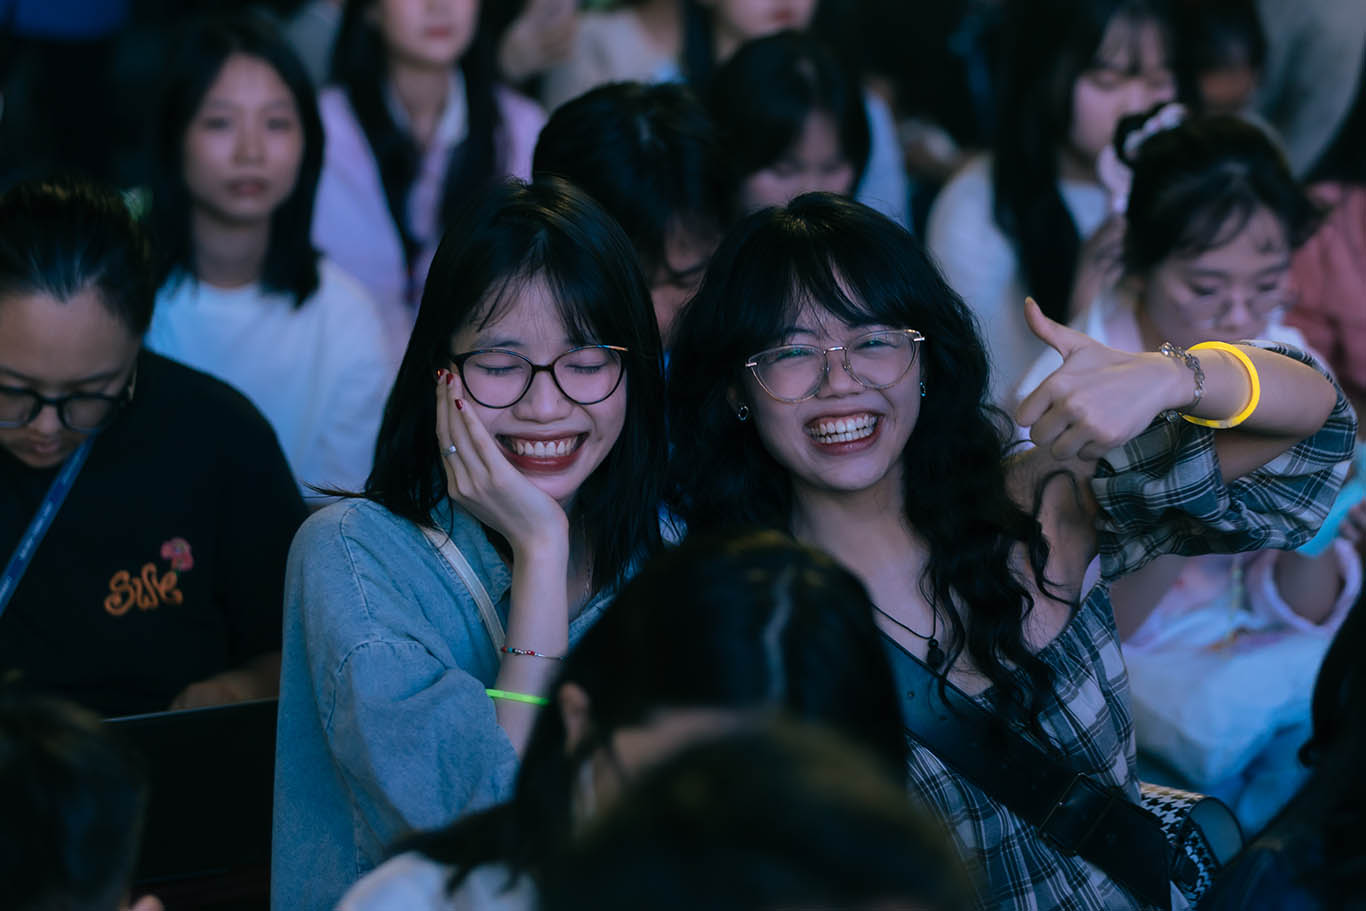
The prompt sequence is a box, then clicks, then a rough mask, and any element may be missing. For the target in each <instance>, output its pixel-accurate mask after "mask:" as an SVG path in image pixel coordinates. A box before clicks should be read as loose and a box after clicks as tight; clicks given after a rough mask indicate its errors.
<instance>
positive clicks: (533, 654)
mask: <svg viewBox="0 0 1366 911" xmlns="http://www.w3.org/2000/svg"><path fill="white" fill-rule="evenodd" d="M500 651H501V652H502V653H503V654H504V655H522V656H524V657H527V658H548V659H550V660H551V661H563V660H564V655H547V654H546V653H545V652H538V651H536V650H535V649H529V648H513V647H512V646H510V645H505V646H503V647H502V648H501V649H500Z"/></svg>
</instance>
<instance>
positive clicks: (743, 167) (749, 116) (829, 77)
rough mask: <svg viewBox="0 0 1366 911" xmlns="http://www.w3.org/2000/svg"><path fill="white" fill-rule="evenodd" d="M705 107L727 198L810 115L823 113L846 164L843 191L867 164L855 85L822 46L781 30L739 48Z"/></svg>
mask: <svg viewBox="0 0 1366 911" xmlns="http://www.w3.org/2000/svg"><path fill="white" fill-rule="evenodd" d="M707 108H708V110H710V111H711V115H712V117H713V118H714V119H715V121H716V128H717V130H718V132H719V133H720V136H721V142H722V145H723V147H724V148H725V150H726V162H727V164H728V165H729V167H730V175H729V176H730V187H729V197H730V199H731V200H732V201H734V200H735V199H736V198H737V197H738V195H739V189H740V184H741V182H742V181H743V180H744V179H745V178H747V177H749V176H750V175H752V174H754V173H755V172H757V171H761V170H763V169H764V168H768V167H772V166H773V165H774V164H776V163H777V162H778V161H779V160H780V159H781V158H782V157H783V155H784V154H785V153H786V152H787V150H788V149H790V148H792V146H793V145H795V144H796V143H797V141H798V139H800V138H801V135H802V129H803V128H804V127H805V125H806V120H807V118H808V117H809V116H810V115H811V114H813V113H824V114H827V115H829V117H830V119H831V120H832V121H833V122H834V124H835V128H836V131H837V132H838V135H839V141H840V148H841V149H842V151H843V152H844V156H845V158H847V159H848V160H849V163H850V164H851V165H853V169H854V180H853V182H852V183H851V184H850V192H852V191H853V189H854V187H857V186H858V184H859V181H860V180H862V179H863V172H864V170H865V169H866V168H867V166H868V151H869V144H870V139H869V131H868V114H867V112H866V111H865V109H864V107H863V95H862V93H861V91H860V89H859V84H858V80H857V79H853V78H851V77H850V76H849V74H848V73H846V72H845V71H844V68H843V67H842V66H840V63H839V61H838V60H837V59H836V58H835V55H834V54H832V53H831V52H830V51H829V50H827V49H826V47H825V46H824V45H823V44H821V43H820V42H819V41H817V40H816V39H815V38H813V37H811V36H810V35H808V34H805V33H802V32H795V31H788V32H780V33H779V34H776V35H770V36H768V37H767V38H759V39H756V40H754V41H749V42H746V43H745V44H744V45H743V46H742V47H741V48H740V49H739V50H738V51H736V52H735V54H734V55H732V56H731V58H730V59H729V60H727V61H726V62H725V63H724V64H722V66H721V67H720V69H718V70H717V71H716V74H715V75H714V76H712V79H711V84H710V85H709V86H708V88H707Z"/></svg>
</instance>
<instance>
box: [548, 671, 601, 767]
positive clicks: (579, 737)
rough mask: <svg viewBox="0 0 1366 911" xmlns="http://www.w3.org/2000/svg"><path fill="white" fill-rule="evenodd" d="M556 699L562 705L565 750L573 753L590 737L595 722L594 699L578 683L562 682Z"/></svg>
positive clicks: (561, 714)
mask: <svg viewBox="0 0 1366 911" xmlns="http://www.w3.org/2000/svg"><path fill="white" fill-rule="evenodd" d="M555 700H556V702H557V703H558V704H559V707H560V717H561V718H562V719H563V720H564V751H565V752H566V753H568V754H571V755H572V754H573V753H574V751H575V750H577V749H578V748H579V747H581V746H583V744H584V743H585V742H586V741H587V739H588V731H589V728H590V727H591V726H592V723H593V720H592V714H591V709H592V705H593V701H592V700H591V699H589V698H588V693H586V692H585V691H584V689H583V687H581V686H579V685H578V684H577V683H564V684H561V685H560V690H559V692H558V693H556V694H555Z"/></svg>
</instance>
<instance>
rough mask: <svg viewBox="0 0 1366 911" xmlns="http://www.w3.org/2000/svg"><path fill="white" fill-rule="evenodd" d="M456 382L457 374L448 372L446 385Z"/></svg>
mask: <svg viewBox="0 0 1366 911" xmlns="http://www.w3.org/2000/svg"><path fill="white" fill-rule="evenodd" d="M454 382H455V374H454V373H447V374H446V385H447V386H449V385H450V384H451V383H454Z"/></svg>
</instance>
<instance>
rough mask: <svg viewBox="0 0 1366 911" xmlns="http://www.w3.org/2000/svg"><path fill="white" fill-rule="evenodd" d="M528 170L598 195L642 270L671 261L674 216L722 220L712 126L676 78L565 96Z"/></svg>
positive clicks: (709, 228) (706, 222)
mask: <svg viewBox="0 0 1366 911" xmlns="http://www.w3.org/2000/svg"><path fill="white" fill-rule="evenodd" d="M532 171H533V172H534V173H535V174H537V175H542V174H555V175H558V176H560V177H563V178H565V179H566V180H568V181H570V182H571V183H573V184H574V185H576V186H577V187H579V189H581V190H583V191H585V192H586V193H588V195H589V196H592V197H593V198H594V199H595V200H597V201H598V203H600V204H601V205H602V207H603V208H604V209H606V210H607V211H608V212H609V213H610V214H611V215H612V217H613V218H615V219H616V220H617V221H618V222H619V223H620V224H621V226H622V228H623V229H625V231H626V236H627V237H629V238H631V243H632V244H634V245H635V248H636V253H637V255H638V256H639V258H640V265H641V269H642V270H643V271H644V272H645V275H646V278H650V277H651V276H653V275H654V273H655V271H656V270H657V269H658V268H659V267H660V266H668V265H669V263H668V260H667V258H666V257H665V242H666V238H667V236H668V233H669V231H670V230H671V228H673V226H674V225H675V224H679V225H681V226H682V227H684V228H685V229H688V230H691V231H694V232H695V233H697V234H698V235H700V236H713V235H719V234H720V233H721V231H722V229H723V228H724V226H725V219H726V191H725V181H724V179H723V177H722V176H721V163H720V150H719V149H718V148H717V141H716V130H715V128H714V127H713V126H712V121H711V118H710V117H708V116H707V112H706V110H705V109H704V108H703V107H702V104H701V102H699V101H698V100H697V98H696V97H695V96H694V95H693V93H692V91H691V90H690V89H689V88H688V87H687V86H684V85H677V84H668V83H666V84H663V85H641V84H640V83H636V82H618V83H611V84H609V85H603V86H599V87H597V88H595V89H592V90H590V91H588V92H585V93H584V94H582V95H580V96H579V97H577V98H575V99H573V100H571V101H567V102H565V103H564V104H563V105H561V106H560V107H559V108H556V110H555V113H553V114H552V115H551V116H550V120H548V121H547V122H546V125H545V127H544V129H542V130H541V135H540V137H539V138H538V139H537V140H536V153H535V156H534V158H533V159H532Z"/></svg>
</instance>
